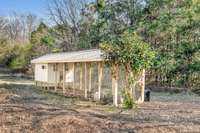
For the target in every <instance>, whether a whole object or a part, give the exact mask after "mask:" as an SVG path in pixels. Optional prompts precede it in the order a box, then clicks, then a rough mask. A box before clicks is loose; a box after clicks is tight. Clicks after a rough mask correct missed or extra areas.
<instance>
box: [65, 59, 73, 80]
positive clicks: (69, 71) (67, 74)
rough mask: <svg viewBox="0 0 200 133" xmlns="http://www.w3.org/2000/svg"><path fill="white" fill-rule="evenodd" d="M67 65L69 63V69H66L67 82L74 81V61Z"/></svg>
mask: <svg viewBox="0 0 200 133" xmlns="http://www.w3.org/2000/svg"><path fill="white" fill-rule="evenodd" d="M66 65H68V71H66V75H65V79H66V80H65V82H73V81H74V67H73V63H67V64H66Z"/></svg>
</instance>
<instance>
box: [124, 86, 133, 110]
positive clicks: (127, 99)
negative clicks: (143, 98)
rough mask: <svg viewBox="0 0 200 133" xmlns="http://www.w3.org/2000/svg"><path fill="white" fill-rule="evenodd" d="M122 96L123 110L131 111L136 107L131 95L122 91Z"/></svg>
mask: <svg viewBox="0 0 200 133" xmlns="http://www.w3.org/2000/svg"><path fill="white" fill-rule="evenodd" d="M122 94H123V106H124V108H125V109H133V108H135V107H136V102H135V99H134V98H133V96H131V94H130V93H129V92H128V91H127V90H124V91H123V92H122Z"/></svg>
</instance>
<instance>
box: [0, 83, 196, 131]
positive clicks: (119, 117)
mask: <svg viewBox="0 0 200 133" xmlns="http://www.w3.org/2000/svg"><path fill="white" fill-rule="evenodd" d="M199 102H200V97H199V96H197V95H194V94H168V93H153V94H152V101H151V102H148V103H143V104H140V105H138V107H137V108H136V109H135V110H123V109H121V108H115V107H112V106H110V105H99V104H97V103H93V102H87V101H86V102H84V101H80V100H79V99H74V98H69V97H64V96H59V95H56V94H52V93H49V92H47V91H44V90H40V89H37V88H34V86H32V85H27V84H26V85H19V84H13V83H12V84H1V85H0V132H1V133H10V132H14V133H18V132H19V133H21V132H24V133H29V132H33V133H44V132H48V133H57V132H60V133H66V132H70V133H71V132H72V133H77V132H80V133H90V132H91V133H93V132H99V133H101V132H105V133H107V132H114V133H117V132H122V133H126V132H128V133H133V132H136V133H170V132H172V133H173V132H174V133H176V132H200V105H199Z"/></svg>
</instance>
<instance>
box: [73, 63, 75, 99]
mask: <svg viewBox="0 0 200 133" xmlns="http://www.w3.org/2000/svg"><path fill="white" fill-rule="evenodd" d="M72 71H73V85H72V86H73V95H74V96H75V63H73V64H72Z"/></svg>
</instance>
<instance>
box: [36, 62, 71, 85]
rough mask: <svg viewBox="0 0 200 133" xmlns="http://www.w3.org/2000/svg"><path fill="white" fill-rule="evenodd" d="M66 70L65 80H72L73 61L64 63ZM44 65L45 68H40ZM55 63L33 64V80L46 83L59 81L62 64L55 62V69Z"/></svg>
mask: <svg viewBox="0 0 200 133" xmlns="http://www.w3.org/2000/svg"><path fill="white" fill-rule="evenodd" d="M66 65H67V66H68V71H66V72H65V79H66V80H65V82H73V81H74V67H73V63H66ZM42 66H45V69H43V68H42ZM54 67H55V64H53V63H50V64H35V80H36V81H41V82H48V83H59V82H62V81H61V80H60V76H61V75H62V74H63V64H62V63H60V64H57V69H56V70H57V71H55V68H54Z"/></svg>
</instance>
